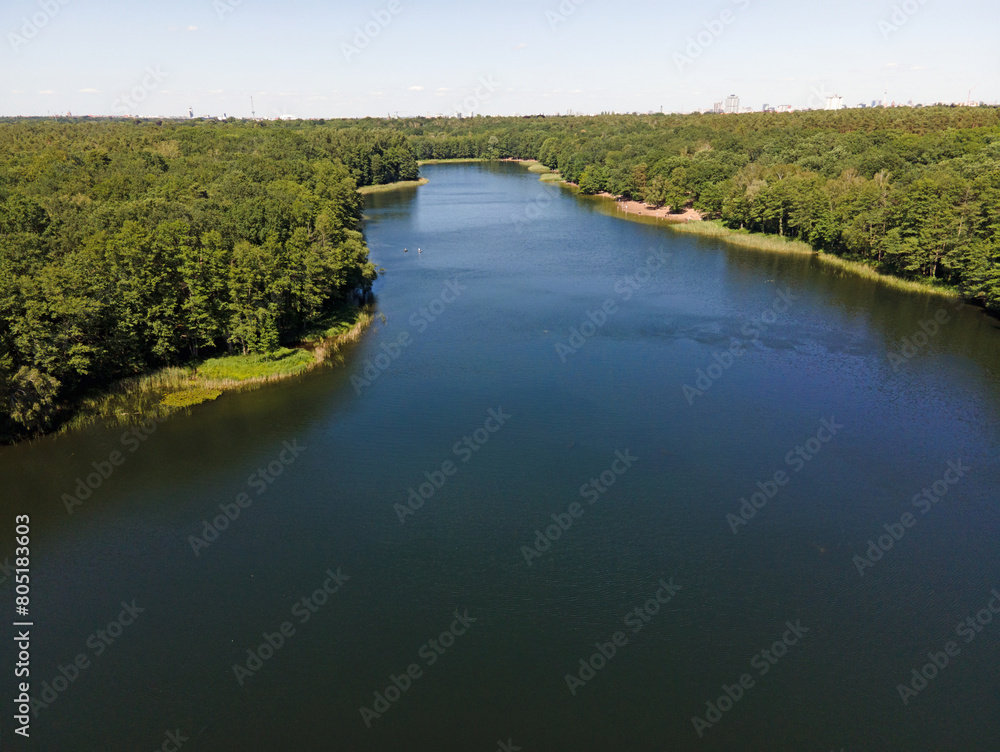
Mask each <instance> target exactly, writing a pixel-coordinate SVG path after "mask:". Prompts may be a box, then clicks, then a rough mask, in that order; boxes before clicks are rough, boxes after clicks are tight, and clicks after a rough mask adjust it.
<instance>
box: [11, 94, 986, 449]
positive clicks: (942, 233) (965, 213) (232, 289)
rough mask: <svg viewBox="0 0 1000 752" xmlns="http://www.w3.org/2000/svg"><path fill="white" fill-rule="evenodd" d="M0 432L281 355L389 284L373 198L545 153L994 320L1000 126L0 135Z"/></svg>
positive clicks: (650, 196) (623, 118)
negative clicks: (371, 248)
mask: <svg viewBox="0 0 1000 752" xmlns="http://www.w3.org/2000/svg"><path fill="white" fill-rule="evenodd" d="M0 143H2V147H3V148H2V151H0V400H2V404H3V405H4V406H5V409H4V410H2V411H0V438H2V437H8V438H9V437H11V436H16V435H19V434H23V433H25V432H33V431H38V430H45V429H47V428H49V427H51V425H52V424H53V422H54V421H56V420H58V419H59V414H60V411H61V410H64V408H65V406H66V405H69V404H72V401H73V400H74V398H75V397H77V396H78V395H80V394H81V393H83V392H85V391H86V390H88V389H93V388H95V387H101V386H103V385H106V384H108V383H109V382H111V381H114V380H116V379H120V378H122V377H126V376H131V375H136V374H140V373H143V372H148V371H149V370H151V369H155V368H159V367H161V366H165V365H172V364H178V363H184V362H191V361H197V360H198V359H199V358H202V357H205V356H207V355H211V354H219V353H260V352H269V351H272V350H274V349H275V348H277V347H279V346H280V345H282V344H287V343H292V342H295V341H297V340H298V339H299V338H300V337H301V336H302V334H303V333H304V332H306V331H307V330H309V328H310V327H311V326H312V325H313V324H315V323H316V322H317V321H321V320H322V319H323V317H324V315H326V313H327V312H329V311H331V310H333V309H336V308H337V307H339V306H343V305H344V304H345V303H346V302H349V301H351V300H352V299H357V298H358V297H359V296H360V297H364V296H365V295H366V294H367V293H368V292H369V291H370V289H371V284H372V281H373V280H374V279H375V276H376V270H375V268H374V266H373V265H372V264H371V263H370V261H369V259H368V249H367V247H366V246H365V243H364V240H363V238H362V236H361V233H360V232H359V221H360V218H361V210H362V199H361V197H360V196H359V195H358V193H357V190H356V189H357V188H358V187H359V186H366V185H378V184H385V183H392V182H396V181H400V180H414V179H416V178H417V177H418V169H417V160H418V159H455V158H480V159H509V158H516V159H537V160H540V161H541V162H542V163H543V164H545V165H546V166H548V167H550V168H552V169H555V170H558V171H559V172H560V173H561V175H562V176H563V177H564V178H565V179H566V180H568V181H570V182H572V183H575V184H577V185H579V187H580V190H582V191H583V192H585V193H601V192H605V191H606V192H609V193H612V194H615V195H619V196H624V197H628V198H633V199H640V200H645V201H647V202H649V203H651V204H655V205H660V206H663V205H668V206H671V207H674V208H680V207H684V206H693V207H694V208H696V209H698V210H699V211H701V212H703V213H704V214H705V216H706V217H707V218H713V219H719V220H721V221H722V222H724V223H725V224H726V225H728V226H729V227H732V228H745V229H747V230H750V231H756V232H765V233H773V234H777V235H782V236H785V237H790V238H799V239H802V240H804V241H806V242H808V243H810V244H811V245H812V246H813V247H814V248H816V249H817V250H822V251H825V252H828V253H833V254H837V255H840V256H844V257H847V258H851V259H856V260H860V261H863V262H865V263H868V264H870V265H872V266H874V267H875V268H877V269H878V270H880V271H882V272H885V273H887V274H892V275H895V276H899V277H903V278H910V279H922V280H926V281H929V282H931V283H935V284H941V285H947V286H949V287H953V288H955V289H957V290H958V291H959V292H960V293H961V294H962V295H964V296H965V297H966V298H968V299H969V300H971V301H974V302H976V303H978V304H980V305H983V306H985V307H987V308H989V309H992V310H994V311H997V310H1000V110H997V109H996V108H986V107H983V108H969V107H960V108H954V107H952V108H948V107H933V108H923V109H912V108H898V109H871V110H844V111H838V112H801V113H793V114H781V115H778V114H773V113H772V114H754V115H739V116H724V115H603V116H596V117H555V118H552V117H544V116H535V117H526V118H516V117H510V118H484V117H475V118H468V119H458V118H412V119H392V120H382V119H378V120H376V119H368V120H358V121H346V120H337V121H308V122H303V121H295V122H266V123H265V122H247V121H235V120H232V119H230V120H229V121H224V122H223V121H213V120H205V121H194V120H192V121H166V122H160V121H131V120H103V121H91V120H78V121H71V120H59V119H26V120H16V119H15V120H0Z"/></svg>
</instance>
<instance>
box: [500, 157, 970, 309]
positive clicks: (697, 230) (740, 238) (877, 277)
mask: <svg viewBox="0 0 1000 752" xmlns="http://www.w3.org/2000/svg"><path fill="white" fill-rule="evenodd" d="M511 161H527V160H511ZM539 179H540V180H543V181H546V182H555V183H558V184H559V185H562V186H566V187H568V188H571V189H578V186H576V185H575V184H574V183H570V182H569V181H567V180H564V179H563V178H562V176H561V175H559V174H558V173H557V172H555V171H553V172H549V173H547V174H544V175H542V176H541V178H539ZM579 195H586V194H579ZM586 197H587V198H599V199H603V200H605V201H607V200H614V201H615V202H616V203H617V204H618V207H616V211H615V212H613V213H610V214H609V216H615V217H618V218H619V219H625V220H628V221H631V222H642V221H647V222H648V221H649V220H650V219H654V220H657V223H659V222H665V223H666V226H667V227H669V229H670V230H672V231H674V232H684V233H688V234H690V235H700V236H702V237H705V238H713V239H715V240H720V241H722V242H724V243H729V244H731V245H735V246H739V247H741V248H747V249H750V250H755V251H764V252H769V253H793V254H799V255H809V256H814V257H816V258H817V259H818V260H819V261H820V263H822V264H826V265H827V266H830V267H833V268H836V269H839V270H840V271H842V272H846V273H848V274H852V275H854V276H856V277H862V278H864V279H867V280H869V281H870V282H876V283H878V284H882V285H885V286H888V287H892V288H894V289H896V290H901V291H904V292H915V293H922V294H925V295H936V296H938V297H943V298H952V299H959V300H960V299H962V296H961V295H959V293H958V291H957V290H955V289H953V288H950V287H943V286H940V285H934V284H932V283H930V282H922V281H920V280H913V279H903V278H902V277H896V276H893V275H891V274H885V273H883V272H880V271H878V270H877V269H876V268H875V267H873V266H872V265H870V264H867V263H865V262H863V261H856V260H854V259H847V258H844V257H842V256H837V255H835V254H832V253H826V252H824V251H819V250H816V249H815V248H813V247H812V246H811V245H809V244H808V243H806V242H804V241H801V240H794V239H788V238H783V237H781V236H779V235H769V234H766V233H751V232H747V231H746V230H733V229H731V228H729V227H726V226H724V225H723V224H722V223H721V221H720V220H706V219H705V218H704V216H703V215H701V214H700V213H699V212H697V211H695V210H694V209H688V210H685V212H684V213H683V214H675V215H665V214H664V212H665V211H666V208H664V209H655V210H654V209H652V208H651V207H649V206H648V205H646V204H645V203H643V202H639V201H627V200H623V199H622V198H621V197H620V196H615V195H614V194H612V193H608V192H606V191H605V192H603V193H598V194H594V195H593V196H586ZM672 217H676V219H672ZM688 217H690V219H688Z"/></svg>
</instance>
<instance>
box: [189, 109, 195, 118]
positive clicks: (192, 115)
mask: <svg viewBox="0 0 1000 752" xmlns="http://www.w3.org/2000/svg"><path fill="white" fill-rule="evenodd" d="M188 117H189V118H192V119H194V107H188Z"/></svg>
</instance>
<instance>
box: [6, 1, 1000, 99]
mask: <svg viewBox="0 0 1000 752" xmlns="http://www.w3.org/2000/svg"><path fill="white" fill-rule="evenodd" d="M987 12H988V9H987V6H986V4H985V3H983V2H979V1H978V0H977V1H976V2H972V1H970V2H965V3H961V4H960V5H959V6H957V8H956V6H954V5H950V6H944V5H943V4H934V3H930V2H927V1H926V0H924V2H923V3H921V2H919V0H908V1H907V2H903V3H897V2H889V3H881V2H880V3H875V4H867V3H862V2H860V1H859V0H851V2H848V3H847V4H844V5H840V6H838V7H833V6H829V5H825V4H824V5H820V4H818V3H812V4H809V5H805V6H802V5H798V4H796V5H792V4H791V3H787V2H778V3H771V4H766V5H765V4H762V3H757V2H756V1H755V0H725V1H723V2H718V3H714V4H712V5H710V6H693V5H682V4H676V5H672V6H667V7H657V8H652V9H651V8H648V7H644V6H643V4H640V3H637V2H634V1H633V0H626V1H625V2H620V3H616V4H614V5H613V6H611V5H609V4H606V3H600V2H598V1H597V0H575V1H574V0H563V2H555V1H549V2H537V3H530V2H524V1H523V0H515V2H512V3H510V4H507V5H505V6H503V7H502V8H498V9H496V10H491V9H490V8H488V7H467V6H465V5H460V4H458V3H454V2H447V1H431V0H386V1H381V0H379V1H376V2H366V3H361V4H356V5H350V6H347V5H323V4H319V3H314V2H307V3H302V4H299V5H297V6H294V7H279V6H273V5H263V4H259V3H254V2H253V1H252V0H179V1H178V2H176V3H173V4H171V5H170V6H148V5H146V6H134V5H130V4H125V3H121V2H115V1H114V0H95V1H94V2H90V3H82V2H79V0H34V1H33V2H27V1H25V0H13V1H12V2H10V3H8V4H7V5H6V6H5V8H4V9H3V10H2V11H0V28H2V29H3V31H4V43H3V53H2V54H3V68H4V70H5V72H6V75H5V76H4V79H5V80H4V85H3V87H2V88H0V115H2V116H18V115H25V116H38V115H64V114H66V113H67V112H71V113H72V114H73V115H74V116H83V115H92V116H103V115H135V116H145V117H154V116H155V117H160V116H162V117H176V116H184V115H187V113H188V111H189V108H190V109H192V110H193V112H194V114H195V115H196V116H199V117H200V116H212V117H218V116H222V115H223V114H226V115H230V116H235V117H249V116H250V115H251V97H253V106H254V111H255V113H256V116H257V117H264V118H275V117H297V118H321V117H325V118H359V117H367V116H374V117H384V116H386V115H388V114H392V115H393V116H395V115H396V114H397V113H398V114H399V115H400V116H436V115H439V114H444V115H454V114H455V113H456V112H462V113H463V114H469V113H471V112H476V113H481V114H484V115H528V114H547V115H552V114H557V113H559V114H566V113H567V112H570V111H572V112H574V113H584V114H592V113H598V112H603V111H616V112H633V111H637V112H649V111H654V112H659V111H661V109H662V111H664V112H668V113H669V112H691V111H697V110H704V109H709V108H711V107H712V105H713V103H715V102H719V101H723V100H724V99H725V97H726V96H727V95H729V94H737V95H738V96H739V97H740V105H741V107H743V108H746V107H750V108H753V109H754V110H760V109H761V107H762V106H763V105H765V104H769V105H771V106H778V105H790V106H792V107H793V108H796V109H802V108H809V107H811V108H822V107H823V106H824V104H825V97H826V96H830V95H839V96H841V97H843V98H844V104H845V105H846V106H848V107H854V106H856V105H858V104H861V103H864V104H866V105H870V104H871V103H872V101H873V100H881V99H883V98H885V99H886V103H887V104H891V103H893V102H896V103H897V104H906V103H908V102H910V101H912V102H914V103H919V104H932V103H936V102H945V103H960V102H965V101H966V100H967V99H969V98H970V93H969V92H970V90H971V99H972V100H973V101H976V102H979V101H984V102H989V103H992V102H995V101H997V100H1000V85H998V84H997V83H996V80H997V79H998V76H997V73H998V72H1000V61H998V60H997V58H996V56H995V55H993V54H991V50H992V49H993V45H992V43H991V40H990V39H989V34H990V27H989V26H988V25H987V24H981V23H975V19H976V18H977V17H979V16H981V15H983V14H985V13H987ZM970 71H972V72H970ZM886 92H888V95H887V96H886V94H885V93H886Z"/></svg>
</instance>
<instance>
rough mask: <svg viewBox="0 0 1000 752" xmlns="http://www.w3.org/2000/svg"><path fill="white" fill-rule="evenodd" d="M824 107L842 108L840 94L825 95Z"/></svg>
mask: <svg viewBox="0 0 1000 752" xmlns="http://www.w3.org/2000/svg"><path fill="white" fill-rule="evenodd" d="M826 109H828V110H842V109H844V98H843V97H841V96H834V97H827V98H826Z"/></svg>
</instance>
